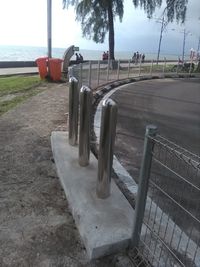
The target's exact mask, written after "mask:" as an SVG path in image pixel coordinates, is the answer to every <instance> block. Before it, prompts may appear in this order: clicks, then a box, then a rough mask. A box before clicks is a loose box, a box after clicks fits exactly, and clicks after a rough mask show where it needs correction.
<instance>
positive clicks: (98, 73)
mask: <svg viewBox="0 0 200 267" xmlns="http://www.w3.org/2000/svg"><path fill="white" fill-rule="evenodd" d="M99 79H100V61H98V69H97V85H99Z"/></svg>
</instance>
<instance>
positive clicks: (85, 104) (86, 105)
mask: <svg viewBox="0 0 200 267" xmlns="http://www.w3.org/2000/svg"><path fill="white" fill-rule="evenodd" d="M91 107H92V91H91V89H90V88H88V87H86V86H83V87H82V88H81V90H80V127H79V164H80V165H81V166H87V165H88V164H89V159H90V120H91Z"/></svg>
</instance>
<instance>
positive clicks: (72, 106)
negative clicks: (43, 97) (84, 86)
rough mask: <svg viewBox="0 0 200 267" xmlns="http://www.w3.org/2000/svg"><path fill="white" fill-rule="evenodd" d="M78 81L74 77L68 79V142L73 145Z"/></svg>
mask: <svg viewBox="0 0 200 267" xmlns="http://www.w3.org/2000/svg"><path fill="white" fill-rule="evenodd" d="M78 102H79V94H78V81H77V79H75V78H74V77H71V78H70V80H69V144H70V145H72V146H75V145H76V144H77V136H78Z"/></svg>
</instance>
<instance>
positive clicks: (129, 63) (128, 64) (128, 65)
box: [128, 59, 131, 78]
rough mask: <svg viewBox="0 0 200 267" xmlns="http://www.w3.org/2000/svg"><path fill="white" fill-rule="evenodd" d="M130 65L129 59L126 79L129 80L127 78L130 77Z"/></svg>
mask: <svg viewBox="0 0 200 267" xmlns="http://www.w3.org/2000/svg"><path fill="white" fill-rule="evenodd" d="M130 64H131V61H130V59H129V61H128V78H129V76H130Z"/></svg>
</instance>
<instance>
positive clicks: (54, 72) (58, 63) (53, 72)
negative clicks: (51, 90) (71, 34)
mask: <svg viewBox="0 0 200 267" xmlns="http://www.w3.org/2000/svg"><path fill="white" fill-rule="evenodd" d="M62 62H63V60H62V59H60V58H49V61H48V63H49V73H50V77H51V79H52V80H53V81H60V80H61V74H62V72H61V68H62Z"/></svg>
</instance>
